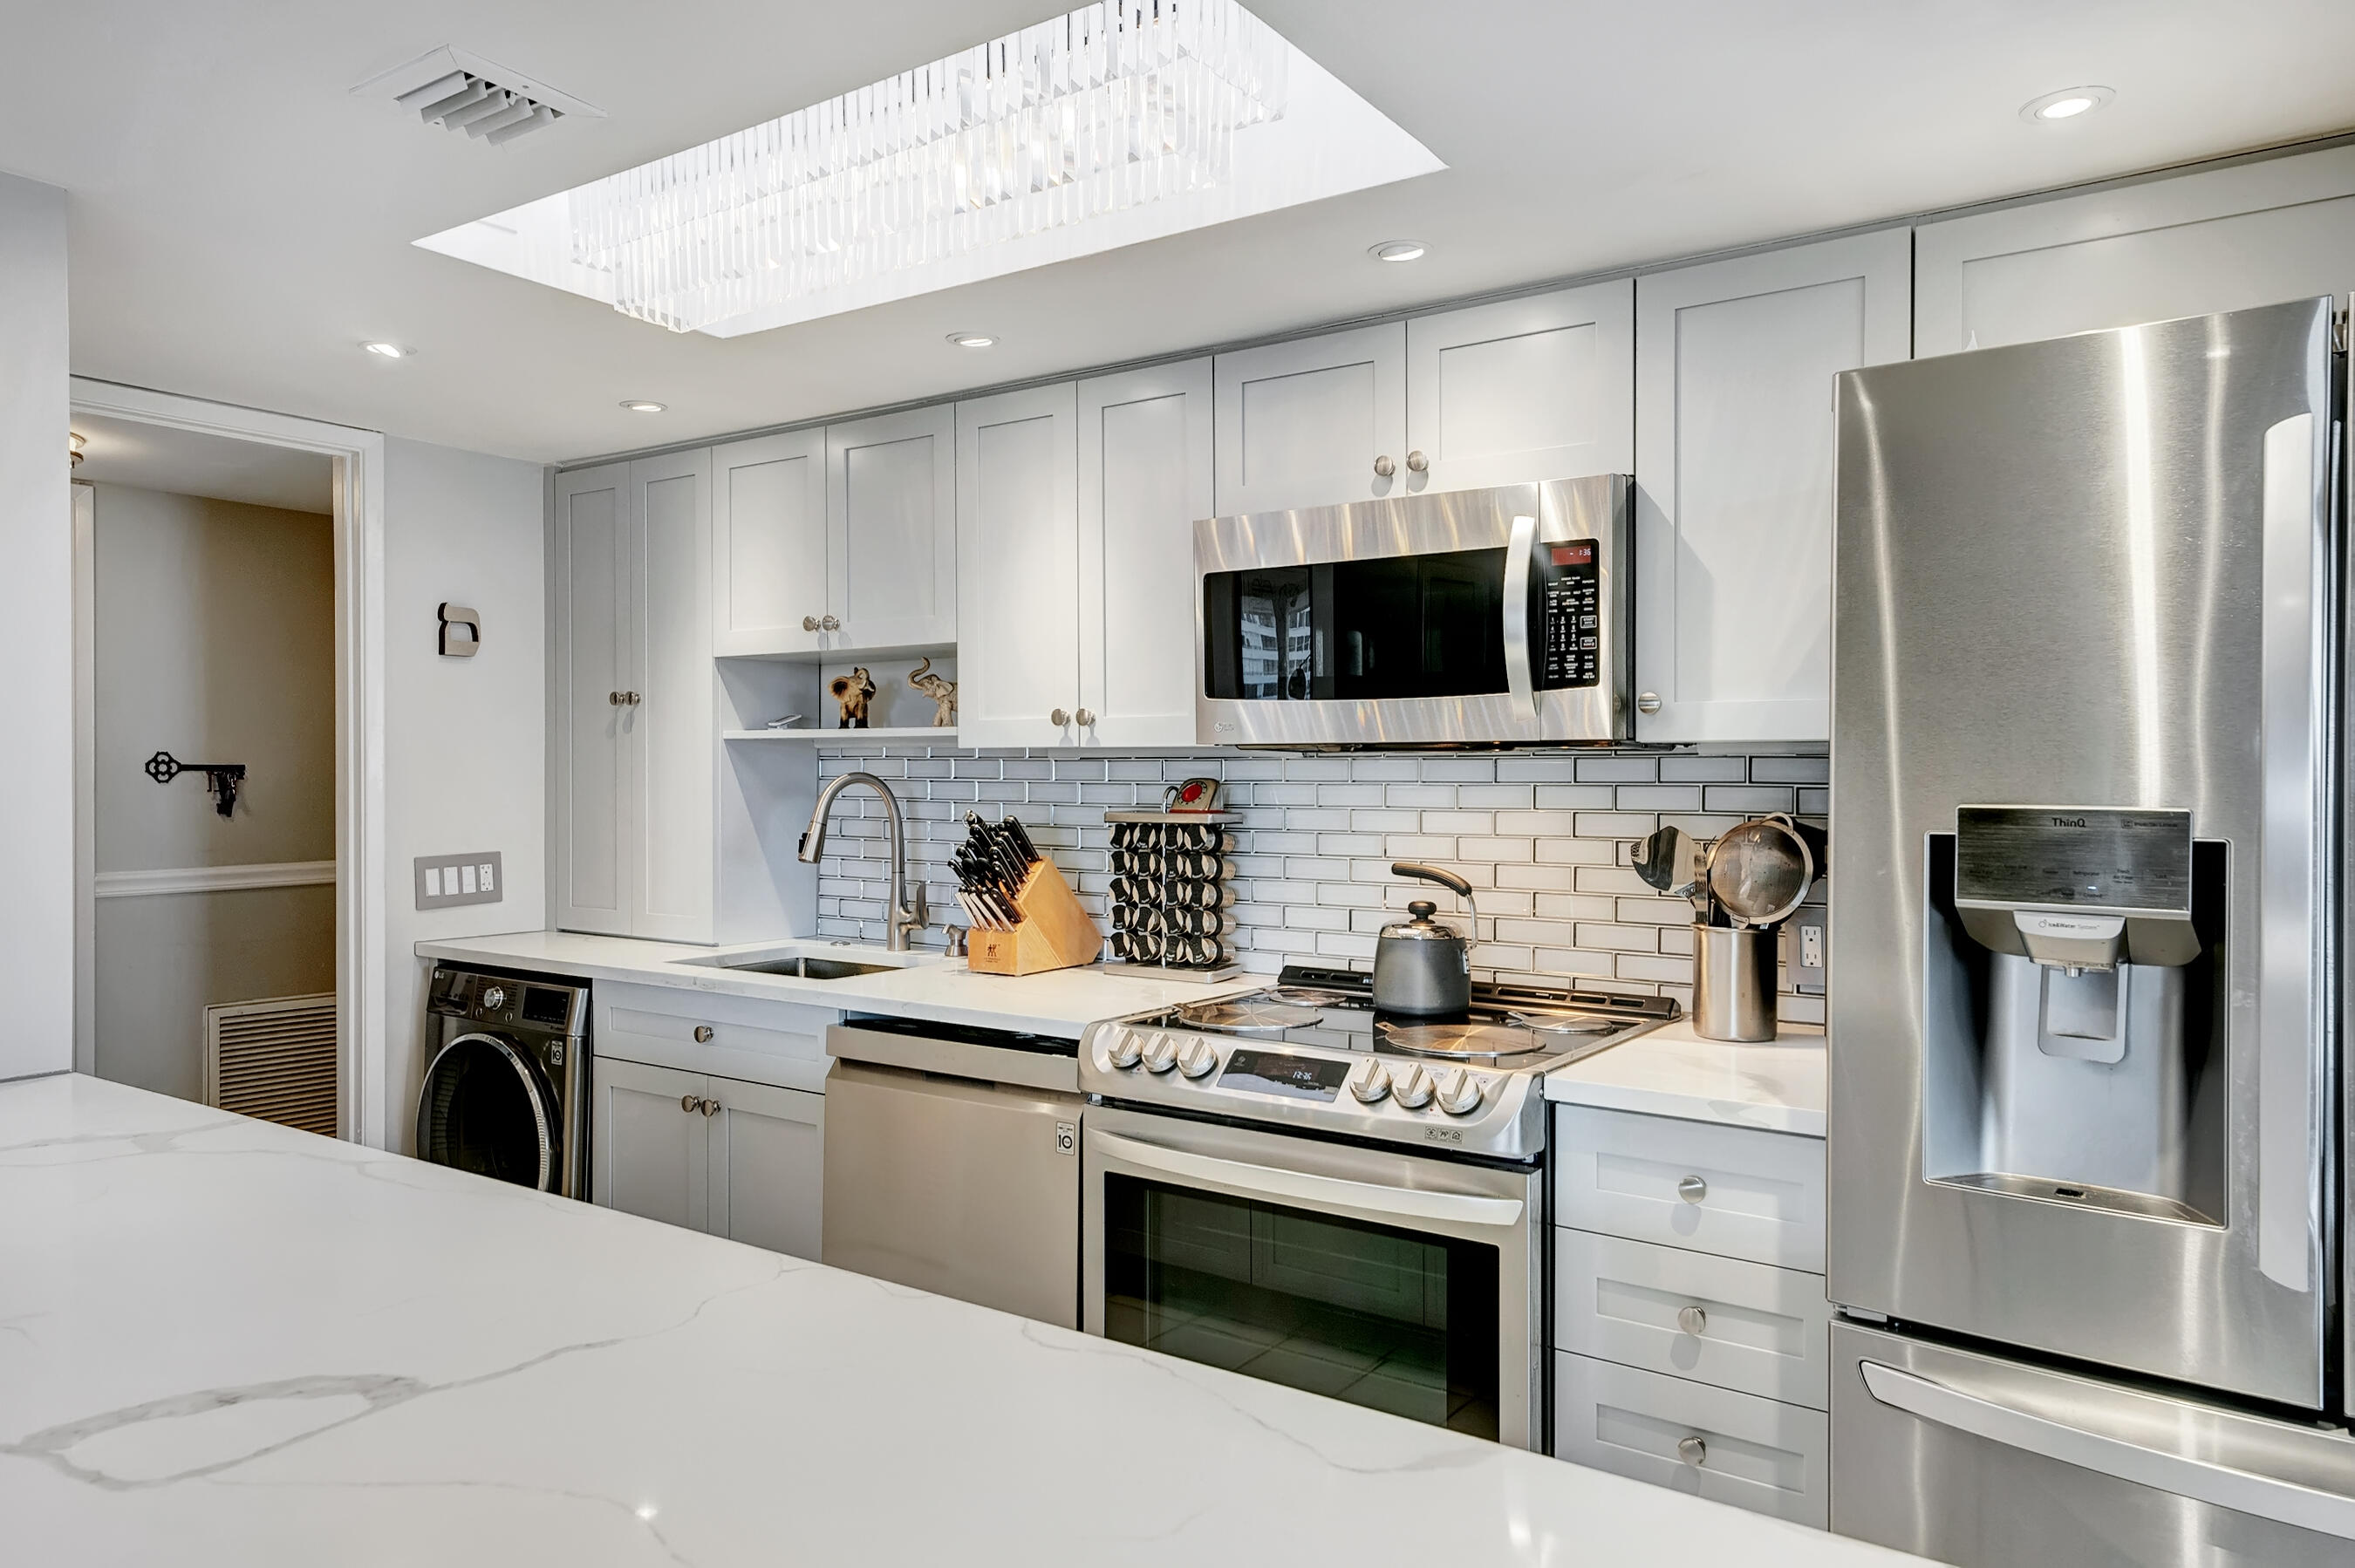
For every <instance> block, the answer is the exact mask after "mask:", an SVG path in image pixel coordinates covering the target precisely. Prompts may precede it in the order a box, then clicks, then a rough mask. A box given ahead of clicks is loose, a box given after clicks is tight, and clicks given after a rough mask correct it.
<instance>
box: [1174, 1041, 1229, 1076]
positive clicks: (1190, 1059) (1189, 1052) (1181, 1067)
mask: <svg viewBox="0 0 2355 1568" xmlns="http://www.w3.org/2000/svg"><path fill="white" fill-rule="evenodd" d="M1218 1064H1219V1052H1218V1048H1217V1047H1215V1046H1213V1045H1212V1044H1211V1043H1210V1042H1209V1040H1189V1041H1188V1042H1187V1046H1186V1049H1185V1050H1183V1051H1179V1052H1178V1053H1177V1071H1178V1072H1183V1073H1184V1074H1185V1075H1186V1076H1187V1077H1188V1078H1199V1077H1201V1076H1202V1075H1203V1074H1205V1073H1207V1072H1209V1071H1210V1069H1212V1068H1213V1067H1216V1066H1217V1065H1218Z"/></svg>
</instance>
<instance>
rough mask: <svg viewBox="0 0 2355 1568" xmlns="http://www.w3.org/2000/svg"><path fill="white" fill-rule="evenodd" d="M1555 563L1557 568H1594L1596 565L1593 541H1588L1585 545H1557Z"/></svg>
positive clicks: (1554, 549)
mask: <svg viewBox="0 0 2355 1568" xmlns="http://www.w3.org/2000/svg"><path fill="white" fill-rule="evenodd" d="M1553 563H1554V564H1555V565H1556V566H1593V564H1594V544H1593V541H1592V540H1588V541H1587V542H1585V543H1583V544H1558V545H1555V546H1554V547H1553Z"/></svg>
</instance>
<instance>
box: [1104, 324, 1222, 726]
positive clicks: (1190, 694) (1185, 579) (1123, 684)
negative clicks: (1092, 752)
mask: <svg viewBox="0 0 2355 1568" xmlns="http://www.w3.org/2000/svg"><path fill="white" fill-rule="evenodd" d="M1210 395H1211V394H1210V361H1209V359H1207V358H1204V359H1189V360H1188V361H1186V362H1185V363H1184V364H1180V365H1157V366H1156V367H1154V368H1152V369H1149V370H1131V371H1127V372H1125V373H1124V374H1121V375H1117V376H1098V377H1094V378H1092V379H1089V380H1085V381H1082V382H1081V383H1080V390H1079V406H1080V701H1081V704H1082V706H1083V707H1084V708H1085V709H1087V710H1088V712H1089V713H1091V714H1092V716H1093V717H1094V719H1095V723H1094V724H1093V725H1092V726H1091V727H1090V728H1089V730H1088V731H1087V733H1086V734H1085V735H1083V736H1082V741H1083V742H1085V743H1091V744H1101V745H1105V746H1190V745H1192V744H1194V688H1195V685H1196V683H1197V681H1198V680H1199V670H1200V667H1201V662H1200V659H1199V656H1198V654H1197V652H1196V649H1195V645H1194V523H1195V520H1196V519H1197V518H1200V517H1209V516H1211V515H1212V509H1213V508H1212V501H1211V486H1212V483H1213V478H1212V473H1211V457H1210V439H1211V437H1210V424H1211V418H1210Z"/></svg>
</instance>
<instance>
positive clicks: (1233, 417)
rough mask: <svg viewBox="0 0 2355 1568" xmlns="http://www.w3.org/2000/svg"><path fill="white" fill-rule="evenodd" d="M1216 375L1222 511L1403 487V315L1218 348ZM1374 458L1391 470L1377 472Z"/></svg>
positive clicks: (1355, 497)
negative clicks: (1229, 350) (1226, 350)
mask: <svg viewBox="0 0 2355 1568" xmlns="http://www.w3.org/2000/svg"><path fill="white" fill-rule="evenodd" d="M1214 374H1215V376H1216V379H1217V384H1218V398H1217V401H1218V409H1217V418H1218V442H1217V450H1218V477H1217V496H1218V512H1219V515H1220V516H1221V517H1227V516H1231V515H1232V514H1234V513H1237V512H1270V511H1281V510H1284V509H1287V508H1291V507H1330V506H1336V505H1337V504H1339V503H1341V502H1344V501H1363V500H1367V499H1369V498H1372V497H1374V496H1391V495H1396V494H1399V493H1400V492H1401V490H1402V488H1403V486H1404V484H1405V480H1406V476H1407V467H1406V453H1407V446H1406V327H1405V326H1404V325H1402V324H1401V323H1398V322H1390V323H1386V324H1384V325H1380V326H1360V327H1353V328H1351V329H1350V330H1348V331H1346V332H1328V333H1325V334H1323V335H1322V336H1316V337H1304V338H1300V339H1298V340H1296V341H1295V342H1291V343H1273V344H1269V345H1268V346H1267V347H1263V348H1246V349H1242V350H1241V351H1239V352H1237V353H1233V354H1221V355H1220V356H1219V357H1218V361H1217V365H1216V368H1215V372H1214ZM1377 464H1387V465H1388V466H1390V467H1391V469H1392V473H1391V475H1388V476H1384V475H1380V474H1379V473H1378V472H1377V471H1376V469H1377Z"/></svg>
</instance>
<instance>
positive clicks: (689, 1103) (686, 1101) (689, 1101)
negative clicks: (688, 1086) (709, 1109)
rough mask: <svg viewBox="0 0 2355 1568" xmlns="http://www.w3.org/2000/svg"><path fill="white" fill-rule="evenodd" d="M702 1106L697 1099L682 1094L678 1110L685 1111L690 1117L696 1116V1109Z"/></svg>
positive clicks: (679, 1098)
mask: <svg viewBox="0 0 2355 1568" xmlns="http://www.w3.org/2000/svg"><path fill="white" fill-rule="evenodd" d="M700 1104H703V1102H702V1101H700V1100H698V1099H697V1098H696V1097H695V1096H694V1095H692V1094H681V1095H680V1096H679V1097H678V1108H679V1109H680V1110H682V1111H685V1112H686V1113H687V1115H690V1116H691V1115H695V1109H696V1107H697V1106H698V1105H700Z"/></svg>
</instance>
